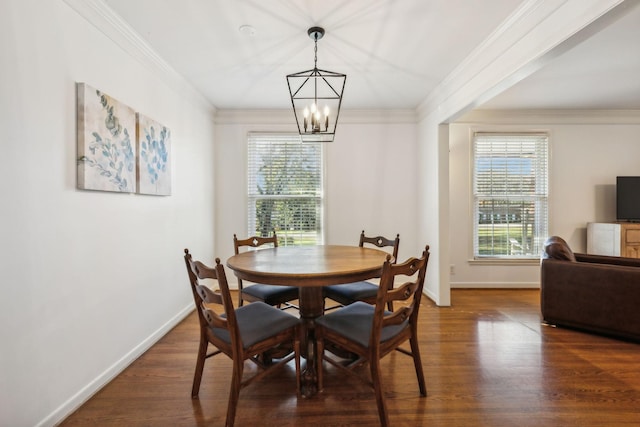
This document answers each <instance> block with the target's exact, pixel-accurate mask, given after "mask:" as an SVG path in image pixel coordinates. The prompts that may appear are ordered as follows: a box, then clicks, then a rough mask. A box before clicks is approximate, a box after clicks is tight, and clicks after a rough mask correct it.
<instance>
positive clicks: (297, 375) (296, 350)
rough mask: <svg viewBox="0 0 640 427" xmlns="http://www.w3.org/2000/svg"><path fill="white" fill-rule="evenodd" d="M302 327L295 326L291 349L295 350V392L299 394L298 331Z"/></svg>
mask: <svg viewBox="0 0 640 427" xmlns="http://www.w3.org/2000/svg"><path fill="white" fill-rule="evenodd" d="M301 331H302V328H299V327H298V328H296V332H295V334H296V338H295V341H294V342H293V351H294V352H295V361H296V394H297V395H298V396H300V332H301Z"/></svg>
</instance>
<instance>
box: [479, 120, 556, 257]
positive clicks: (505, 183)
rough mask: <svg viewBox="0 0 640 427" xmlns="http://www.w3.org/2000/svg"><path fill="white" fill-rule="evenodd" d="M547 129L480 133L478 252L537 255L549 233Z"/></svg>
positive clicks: (511, 255)
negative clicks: (507, 132) (543, 130)
mask: <svg viewBox="0 0 640 427" xmlns="http://www.w3.org/2000/svg"><path fill="white" fill-rule="evenodd" d="M548 146H549V138H548V135H546V134H542V133H540V134H538V133H522V134H505V133H475V134H474V140H473V160H474V169H473V205H474V233H473V234H474V236H473V237H474V243H473V252H474V257H475V258H476V259H478V258H538V257H539V256H540V253H541V251H542V244H543V242H544V240H545V239H546V237H547V233H548V159H549V154H548V152H549V148H548Z"/></svg>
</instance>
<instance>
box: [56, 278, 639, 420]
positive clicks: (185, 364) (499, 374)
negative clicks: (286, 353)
mask: <svg viewBox="0 0 640 427" xmlns="http://www.w3.org/2000/svg"><path fill="white" fill-rule="evenodd" d="M423 301H424V302H423V306H422V308H421V313H420V317H421V324H420V339H421V343H420V346H421V350H422V362H423V365H424V368H425V376H426V383H427V391H428V396H427V397H424V398H421V397H420V395H419V393H418V386H417V383H416V380H415V371H414V369H413V365H412V361H411V358H409V357H407V356H405V355H403V354H400V353H395V354H391V355H390V356H387V357H386V358H385V359H383V361H382V366H383V369H384V370H385V371H386V375H385V376H384V378H383V384H384V386H385V389H386V398H387V403H388V407H389V412H390V418H391V424H392V425H393V426H456V427H460V426H474V427H475V426H491V427H499V426H508V427H512V426H516V427H526V426H581V427H587V426H607V427H611V426H640V363H639V362H640V344H635V343H630V342H624V341H619V340H615V339H610V338H606V337H601V336H597V335H591V334H587V333H582V332H578V331H573V330H569V329H563V328H554V327H549V326H543V325H541V324H540V314H539V307H540V305H539V291H538V290H453V293H452V301H453V304H452V306H451V307H436V306H435V305H433V304H432V303H431V301H429V300H428V299H426V298H424V299H423ZM639 309H640V308H639ZM197 345H198V325H197V318H196V317H195V315H194V314H192V315H191V316H189V317H188V318H187V319H186V320H185V321H183V322H182V323H181V324H180V325H178V326H177V327H176V328H174V329H173V330H172V331H171V332H170V333H169V334H168V335H167V336H165V337H164V338H163V339H162V340H161V341H159V342H158V343H157V344H156V345H155V346H154V347H153V348H151V349H150V350H149V351H148V352H147V353H146V354H144V355H143V356H142V357H141V358H140V359H138V360H137V361H136V362H134V363H133V364H132V365H131V366H130V367H129V368H128V369H126V370H125V371H124V372H123V373H122V374H121V375H119V376H118V377H117V378H116V379H114V380H113V381H112V382H111V383H110V384H109V385H107V386H106V387H105V388H104V389H102V390H101V391H100V392H98V393H97V394H96V395H95V396H94V397H93V398H92V399H90V400H89V401H88V402H86V403H85V404H84V405H83V406H82V407H81V408H80V409H78V410H77V411H76V412H75V413H74V414H72V415H71V416H70V417H68V418H67V420H65V421H64V422H63V423H62V424H61V425H62V426H65V427H69V426H218V425H224V418H225V412H226V407H227V396H228V390H229V377H230V373H231V371H230V369H231V362H230V360H229V359H228V358H226V357H225V356H217V357H214V358H212V359H209V360H208V361H207V364H206V365H205V370H204V375H203V380H202V386H201V388H200V398H199V399H196V400H192V399H191V396H190V391H191V381H192V378H193V370H194V367H195V360H196V351H197ZM246 366H247V370H248V371H253V369H254V368H253V366H252V365H251V364H247V365H246ZM325 368H326V371H325V372H326V374H325V390H324V392H323V393H322V394H319V395H317V396H315V397H313V398H310V399H302V398H297V397H296V392H295V376H294V368H293V366H292V363H291V366H287V367H285V369H284V370H280V371H278V372H277V373H275V374H274V375H272V376H268V377H266V378H264V379H263V380H262V381H259V382H256V383H253V384H252V385H250V386H249V387H247V388H245V389H243V390H242V391H241V393H240V402H239V405H238V414H237V417H236V425H237V426H252V427H261V426H305V427H312V426H323V427H324V426H356V425H358V426H375V425H378V414H377V410H376V403H375V399H374V396H373V392H372V391H371V390H370V389H368V388H367V387H366V386H365V385H364V383H362V382H360V381H358V380H357V379H355V378H350V377H344V376H343V375H340V374H339V373H338V372H336V371H335V370H334V369H331V368H329V367H327V366H326V365H325Z"/></svg>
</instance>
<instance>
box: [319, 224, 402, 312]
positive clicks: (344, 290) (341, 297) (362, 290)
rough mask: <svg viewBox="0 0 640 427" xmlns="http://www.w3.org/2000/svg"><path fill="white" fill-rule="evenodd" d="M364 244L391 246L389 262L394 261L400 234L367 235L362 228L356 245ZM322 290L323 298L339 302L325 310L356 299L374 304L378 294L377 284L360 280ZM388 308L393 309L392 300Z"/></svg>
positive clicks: (381, 246) (382, 246)
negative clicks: (388, 235) (391, 253)
mask: <svg viewBox="0 0 640 427" xmlns="http://www.w3.org/2000/svg"><path fill="white" fill-rule="evenodd" d="M365 244H367V245H372V246H375V247H378V248H384V247H392V248H393V259H392V261H391V262H394V263H395V262H396V259H397V257H398V248H399V247H400V234H397V235H396V238H395V239H393V240H392V239H387V238H386V237H382V236H376V237H367V236H365V235H364V230H362V233H360V242H359V243H358V246H360V247H361V248H362V247H364V245H365ZM323 292H324V297H325V298H329V299H331V300H333V301H336V302H337V303H338V304H339V305H334V306H332V307H329V308H326V309H325V311H329V310H333V309H336V308H339V307H342V306H345V305H349V304H352V303H354V302H356V301H364V302H366V303H369V304H375V302H376V295H377V294H378V285H376V284H375V283H371V282H367V281H361V282H354V283H346V284H342V285H330V286H325V287H324V289H323ZM389 310H393V303H392V302H389Z"/></svg>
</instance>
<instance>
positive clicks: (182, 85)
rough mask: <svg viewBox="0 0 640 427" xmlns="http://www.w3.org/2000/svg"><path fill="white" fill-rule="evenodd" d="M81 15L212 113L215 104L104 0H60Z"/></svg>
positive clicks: (192, 100) (172, 85)
mask: <svg viewBox="0 0 640 427" xmlns="http://www.w3.org/2000/svg"><path fill="white" fill-rule="evenodd" d="M63 1H64V2H65V3H66V4H67V5H68V6H69V7H71V8H72V9H73V10H75V11H76V12H77V13H78V14H79V15H80V16H81V17H83V18H84V19H86V20H87V22H89V23H90V24H92V25H93V26H94V27H96V28H97V29H98V30H99V31H100V32H102V33H103V34H104V35H105V36H107V37H108V38H109V39H110V40H112V41H113V42H114V43H115V44H116V45H118V46H120V48H122V50H124V51H125V52H126V53H127V54H129V55H130V56H131V57H133V58H134V59H136V60H137V61H139V62H140V63H142V64H143V65H145V66H146V67H147V68H148V69H149V70H150V71H151V72H152V73H153V74H155V75H157V76H158V77H159V78H160V79H162V81H164V82H165V83H167V85H168V86H169V87H170V88H172V89H173V90H175V91H176V93H178V94H180V96H182V97H185V98H186V99H188V100H189V101H190V102H192V103H193V104H194V105H196V106H197V107H200V108H204V109H207V110H210V111H211V112H212V113H215V110H216V107H215V106H214V105H212V104H211V103H210V102H209V101H208V100H207V99H206V98H205V97H204V96H202V95H201V94H200V92H198V91H197V90H195V88H194V87H193V86H192V85H191V84H190V83H189V82H187V81H186V80H185V79H184V77H182V75H181V74H179V73H178V72H177V71H176V70H175V69H174V68H173V67H171V66H170V65H169V64H168V63H167V62H166V61H165V60H164V59H162V58H161V57H160V55H158V54H157V53H156V52H155V51H154V50H153V49H152V48H151V46H149V44H148V43H147V42H146V41H145V40H144V39H143V38H141V37H140V35H139V34H138V33H137V32H135V31H134V30H133V28H131V26H130V25H129V24H127V22H126V21H124V20H123V19H122V18H121V17H120V16H119V15H118V14H116V13H115V12H114V11H113V10H112V9H111V8H110V7H109V6H108V5H107V4H106V3H105V2H104V1H103V0H63Z"/></svg>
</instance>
